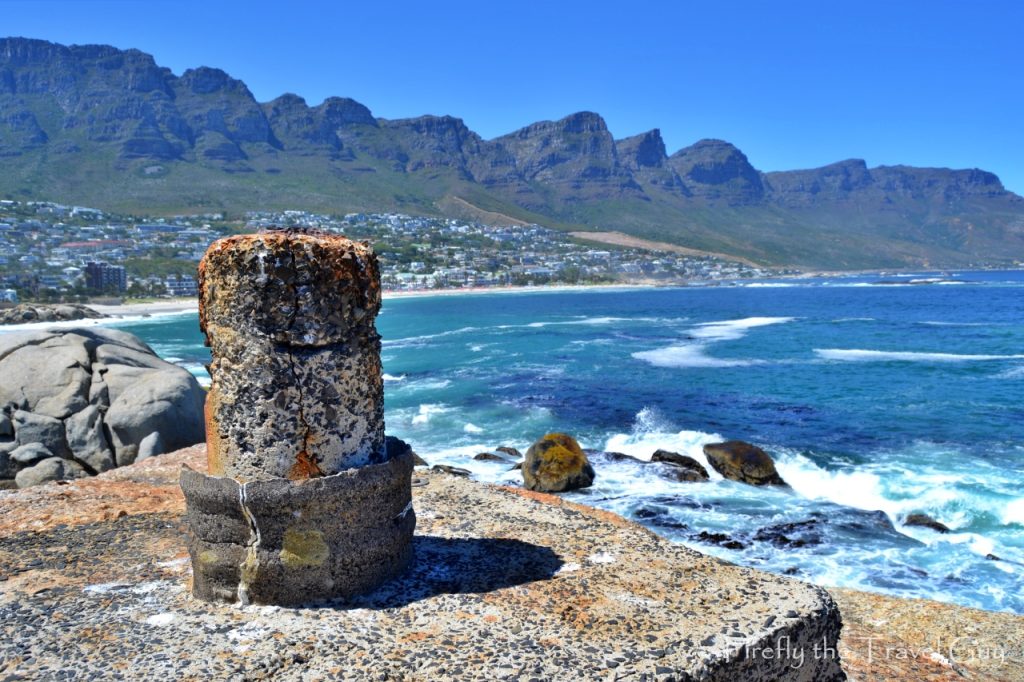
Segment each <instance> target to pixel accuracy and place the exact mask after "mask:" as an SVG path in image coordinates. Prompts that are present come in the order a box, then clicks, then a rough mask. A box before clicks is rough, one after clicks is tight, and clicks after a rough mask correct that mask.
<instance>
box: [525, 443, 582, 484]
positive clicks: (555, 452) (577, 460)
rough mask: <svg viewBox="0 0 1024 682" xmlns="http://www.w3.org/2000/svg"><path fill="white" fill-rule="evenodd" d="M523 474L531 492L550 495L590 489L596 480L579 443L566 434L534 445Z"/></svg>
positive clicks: (528, 452) (528, 455)
mask: <svg viewBox="0 0 1024 682" xmlns="http://www.w3.org/2000/svg"><path fill="white" fill-rule="evenodd" d="M522 471H523V483H524V485H525V486H526V487H527V488H528V489H529V490H535V491H537V492H547V493H558V492H564V491H567V490H576V489H578V488H587V487H589V486H590V485H592V484H593V483H594V476H595V474H594V467H593V466H591V464H590V460H588V459H587V455H586V453H584V452H583V449H582V448H580V445H579V443H577V442H576V439H574V438H573V437H572V436H569V435H567V434H564V433H549V434H547V435H545V436H543V437H542V438H540V439H539V440H537V442H535V443H534V444H533V445H531V446H530V449H529V450H527V451H526V458H525V459H524V460H523V466H522Z"/></svg>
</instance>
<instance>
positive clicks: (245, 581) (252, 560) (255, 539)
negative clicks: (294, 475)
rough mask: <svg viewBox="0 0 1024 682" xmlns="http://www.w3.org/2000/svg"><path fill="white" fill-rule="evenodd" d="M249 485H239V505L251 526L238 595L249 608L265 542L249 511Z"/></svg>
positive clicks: (240, 572) (240, 602) (242, 603)
mask: <svg viewBox="0 0 1024 682" xmlns="http://www.w3.org/2000/svg"><path fill="white" fill-rule="evenodd" d="M247 485H248V484H247V483H239V484H238V504H239V506H240V507H241V508H242V516H244V517H245V520H246V522H247V523H248V524H249V540H248V542H246V543H245V558H244V559H243V560H242V563H241V564H239V566H238V592H237V594H238V603H239V604H241V605H242V606H248V605H249V604H250V603H251V602H250V599H249V585H250V584H252V583H253V582H254V581H255V580H256V574H257V572H258V571H259V567H260V557H259V548H260V542H261V541H262V540H263V538H262V537H261V535H260V528H259V526H258V525H257V524H256V517H255V516H254V515H253V513H252V512H251V511H250V510H249V506H248V503H249V500H248V497H247V495H246V491H245V487H246V486H247Z"/></svg>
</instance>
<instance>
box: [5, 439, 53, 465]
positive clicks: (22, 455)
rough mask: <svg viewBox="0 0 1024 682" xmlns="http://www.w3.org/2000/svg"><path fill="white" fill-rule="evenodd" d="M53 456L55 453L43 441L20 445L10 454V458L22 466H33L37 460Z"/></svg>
mask: <svg viewBox="0 0 1024 682" xmlns="http://www.w3.org/2000/svg"><path fill="white" fill-rule="evenodd" d="M51 457H53V453H52V452H50V451H49V449H47V448H46V446H45V445H43V444H42V443H29V444H28V445H19V446H18V447H17V448H15V450H14V451H13V452H12V453H11V454H10V458H11V459H12V460H14V461H15V462H17V463H18V464H20V465H22V466H32V465H33V464H36V463H37V462H41V461H43V460H44V459H50V458H51Z"/></svg>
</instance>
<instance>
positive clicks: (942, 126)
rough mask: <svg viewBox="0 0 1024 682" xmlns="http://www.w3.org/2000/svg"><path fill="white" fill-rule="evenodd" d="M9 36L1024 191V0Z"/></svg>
mask: <svg viewBox="0 0 1024 682" xmlns="http://www.w3.org/2000/svg"><path fill="white" fill-rule="evenodd" d="M0 35H20V36H27V37H34V38H42V39H47V40H52V41H55V42H61V43H79V44H82V43H105V44H112V45H115V46H117V47H121V48H129V47H134V48H138V49H140V50H143V51H145V52H148V53H150V54H153V55H154V56H155V57H156V60H157V62H158V63H159V64H161V65H163V66H167V67H170V68H171V69H172V70H173V71H174V72H175V73H181V72H182V71H184V70H185V69H187V68H190V67H194V66H200V65H206V66H217V67H220V68H222V69H224V70H225V71H227V72H228V73H230V74H231V75H232V76H235V77H237V78H240V79H242V80H244V81H245V82H246V83H247V84H248V85H249V87H250V89H251V90H252V91H253V94H254V95H255V96H256V98H257V99H259V100H261V101H266V100H269V99H273V98H274V97H276V96H277V95H280V94H282V93H284V92H295V93H297V94H299V95H301V96H303V97H305V98H306V100H307V101H308V102H310V103H311V104H316V103H318V102H320V101H321V100H323V99H324V98H325V97H328V96H331V95H340V96H346V97H352V98H354V99H356V100H359V101H360V102H362V103H363V104H365V105H367V106H368V107H370V109H371V110H372V111H373V112H374V114H375V115H377V116H383V117H386V118H402V117H407V116H416V115H420V114H426V113H430V114H451V115H454V116H459V117H461V118H462V119H464V120H465V121H466V124H467V125H468V126H469V127H470V128H472V129H473V130H475V131H477V132H478V133H480V134H481V135H483V136H484V137H487V138H490V137H495V136H497V135H500V134H503V133H506V132H510V131H512V130H515V129H517V128H519V127H522V126H524V125H527V124H529V123H531V122H533V121H537V120H542V119H555V118H560V117H562V116H565V115H567V114H569V113H572V112H574V111H581V110H591V111H596V112H598V113H600V114H601V115H603V116H604V117H605V119H606V120H607V122H608V126H609V128H610V129H611V131H612V133H613V134H614V135H615V136H616V137H626V136H629V135H633V134H636V133H639V132H643V131H646V130H649V129H651V128H660V129H661V131H662V135H663V136H664V138H665V142H666V145H667V147H668V150H669V153H671V152H673V151H675V150H676V149H679V148H681V147H684V146H686V145H689V144H692V143H693V142H695V141H696V140H698V139H700V138H704V137H717V138H722V139H725V140H729V141H730V142H733V143H734V144H736V145H737V146H738V147H739V148H740V149H742V150H743V151H744V152H745V153H746V154H747V156H748V157H749V158H750V160H751V162H752V163H753V164H754V165H755V166H756V167H757V168H759V169H761V170H780V169H790V168H808V167H814V166H820V165H824V164H827V163H831V162H833V161H838V160H841V159H847V158H863V159H866V160H867V162H868V164H869V165H871V166H875V165H881V164H898V163H905V164H910V165H919V166H950V167H954V168H971V167H978V168H984V169H986V170H990V171H993V172H995V173H997V174H998V175H999V176H1000V178H1001V179H1002V180H1003V182H1004V184H1005V185H1006V186H1007V187H1008V188H1009V189H1011V190H1014V191H1016V192H1018V193H1021V194H1024V47H1022V45H1024V2H1016V1H1013V2H1011V1H995V0H987V1H986V0H977V1H974V2H967V1H966V0H963V1H961V2H949V1H946V0H930V1H928V2H912V1H902V2H901V1H897V0H889V1H888V2H866V1H861V2H855V3H838V2H829V1H828V0H820V1H818V2H783V1H778V2H767V1H765V2H738V1H733V2H730V1H728V0H723V1H717V2H704V3H696V2H683V1H679V0H677V1H676V2H646V1H644V0H631V1H630V2H618V3H604V2H599V1H592V2H575V1H565V2H558V1H556V0H549V1H548V2H526V1H520V2H502V1H500V0H475V1H474V2H462V1H460V0H454V1H449V2H423V1H422V0H420V1H419V2H387V1H384V0H378V1H377V2H367V1H366V0H360V2H347V1H344V0H342V1H337V2H312V1H308V0H307V1H303V0H292V1H291V2H288V3H287V4H286V3H283V2H264V1H261V0H248V1H246V2H228V1H218V0H206V1H205V2H192V1H191V0H114V1H107V2H99V1H91V0H72V1H62V0H33V1H31V2H25V1H22V0H0Z"/></svg>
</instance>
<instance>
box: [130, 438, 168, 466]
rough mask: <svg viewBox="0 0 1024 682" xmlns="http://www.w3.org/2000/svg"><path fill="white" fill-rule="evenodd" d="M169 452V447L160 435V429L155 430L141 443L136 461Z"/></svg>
mask: <svg viewBox="0 0 1024 682" xmlns="http://www.w3.org/2000/svg"><path fill="white" fill-rule="evenodd" d="M165 452H167V448H165V447H164V440H163V438H161V437H160V432H159V431H154V432H153V433H151V434H149V435H148V436H146V437H145V438H143V439H142V442H141V443H139V455H138V457H136V458H135V459H136V461H138V460H142V459H148V458H149V457H156V456H157V455H162V454H164V453H165Z"/></svg>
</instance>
